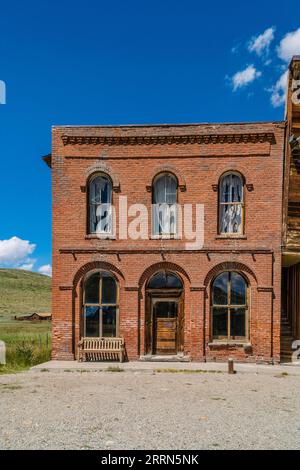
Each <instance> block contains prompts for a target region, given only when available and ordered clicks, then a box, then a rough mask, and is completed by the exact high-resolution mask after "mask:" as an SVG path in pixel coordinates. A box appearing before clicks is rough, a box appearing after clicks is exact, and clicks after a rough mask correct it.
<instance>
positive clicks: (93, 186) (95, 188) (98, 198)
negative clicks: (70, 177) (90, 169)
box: [89, 176, 111, 204]
mask: <svg viewBox="0 0 300 470" xmlns="http://www.w3.org/2000/svg"><path fill="white" fill-rule="evenodd" d="M89 192H90V203H92V204H101V203H102V204H103V203H110V202H111V182H110V181H109V179H108V178H106V177H105V176H96V177H95V178H93V179H92V180H91V182H90V191H89Z"/></svg>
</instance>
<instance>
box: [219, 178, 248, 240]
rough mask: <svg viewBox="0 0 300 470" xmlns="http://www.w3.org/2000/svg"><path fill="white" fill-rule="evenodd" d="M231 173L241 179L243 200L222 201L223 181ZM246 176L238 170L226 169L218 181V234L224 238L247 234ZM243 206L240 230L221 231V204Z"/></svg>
mask: <svg viewBox="0 0 300 470" xmlns="http://www.w3.org/2000/svg"><path fill="white" fill-rule="evenodd" d="M229 175H234V176H238V177H239V179H240V181H241V188H242V201H241V202H221V194H222V183H223V180H224V178H226V176H229ZM245 187H246V185H245V178H244V176H243V175H242V174H241V173H240V172H238V171H230V170H229V171H226V172H225V173H223V174H222V175H221V176H220V178H219V183H218V215H217V216H218V225H217V226H218V235H220V236H222V237H224V238H227V237H228V238H231V237H232V238H234V237H241V236H243V235H245V220H246V211H245ZM233 205H237V206H241V216H242V221H241V225H240V227H241V229H240V231H239V232H222V231H221V225H222V224H221V212H222V211H221V206H233Z"/></svg>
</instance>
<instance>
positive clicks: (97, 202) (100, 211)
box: [89, 176, 112, 233]
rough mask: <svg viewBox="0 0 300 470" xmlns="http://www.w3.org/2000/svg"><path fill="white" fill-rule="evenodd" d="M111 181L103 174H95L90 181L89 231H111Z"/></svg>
mask: <svg viewBox="0 0 300 470" xmlns="http://www.w3.org/2000/svg"><path fill="white" fill-rule="evenodd" d="M111 194H112V187H111V182H110V180H109V179H108V178H106V177H105V176H96V177H95V178H93V179H92V180H91V182H90V187H89V206H90V221H89V222H90V224H89V225H90V233H111V231H112V210H111Z"/></svg>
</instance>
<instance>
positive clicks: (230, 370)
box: [228, 358, 236, 374]
mask: <svg viewBox="0 0 300 470" xmlns="http://www.w3.org/2000/svg"><path fill="white" fill-rule="evenodd" d="M235 373H236V372H235V370H234V362H233V359H231V358H228V374H235Z"/></svg>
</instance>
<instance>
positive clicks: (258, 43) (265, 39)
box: [248, 26, 275, 56]
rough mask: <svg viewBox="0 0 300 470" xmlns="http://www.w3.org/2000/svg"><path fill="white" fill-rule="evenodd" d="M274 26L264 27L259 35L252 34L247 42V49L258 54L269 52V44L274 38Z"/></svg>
mask: <svg viewBox="0 0 300 470" xmlns="http://www.w3.org/2000/svg"><path fill="white" fill-rule="evenodd" d="M274 32H275V27H274V26H272V27H271V28H268V29H266V30H265V31H264V32H263V33H262V34H259V36H254V37H253V38H252V39H251V40H250V41H249V44H248V51H249V52H255V53H256V54H257V55H258V56H262V55H264V54H266V55H267V54H268V53H269V49H270V44H271V42H272V41H273V39H274Z"/></svg>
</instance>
